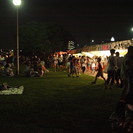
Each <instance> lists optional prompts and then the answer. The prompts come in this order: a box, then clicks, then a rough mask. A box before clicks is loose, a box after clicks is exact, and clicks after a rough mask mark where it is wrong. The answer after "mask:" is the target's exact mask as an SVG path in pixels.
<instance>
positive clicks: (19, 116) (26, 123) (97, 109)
mask: <svg viewBox="0 0 133 133" xmlns="http://www.w3.org/2000/svg"><path fill="white" fill-rule="evenodd" d="M93 80H94V77H91V76H88V75H81V76H80V77H79V78H71V77H69V78H68V77H67V74H66V73H65V72H50V73H47V74H46V75H45V76H44V77H43V78H26V77H19V76H18V77H12V78H9V77H0V82H1V83H2V82H5V81H6V82H7V83H8V84H9V85H12V86H13V85H24V88H25V89H24V93H23V94H22V95H10V96H0V125H1V127H0V129H1V133H8V132H9V133H14V132H18V133H82V132H84V133H88V132H89V133H106V132H108V133H109V132H111V131H110V130H111V128H110V125H109V123H108V117H109V116H110V114H111V113H112V111H114V108H115V105H116V102H117V101H118V99H119V97H120V94H121V91H122V90H121V89H118V88H114V89H112V90H105V89H104V85H103V83H104V81H103V80H100V79H99V80H98V81H97V84H95V85H91V82H92V81H93Z"/></svg>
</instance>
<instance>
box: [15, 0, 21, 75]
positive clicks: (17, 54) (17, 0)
mask: <svg viewBox="0 0 133 133" xmlns="http://www.w3.org/2000/svg"><path fill="white" fill-rule="evenodd" d="M13 4H14V5H15V6H16V8H17V44H16V63H17V65H16V74H17V75H18V74H19V14H18V7H19V6H20V5H21V0H13Z"/></svg>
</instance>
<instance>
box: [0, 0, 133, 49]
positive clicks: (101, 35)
mask: <svg viewBox="0 0 133 133" xmlns="http://www.w3.org/2000/svg"><path fill="white" fill-rule="evenodd" d="M0 1H1V2H0V29H1V30H0V38H1V39H0V48H5V47H8V48H12V47H13V46H14V44H13V43H14V37H13V36H14V35H15V34H16V9H15V7H14V6H13V4H12V0H0ZM22 3H23V4H22V5H21V7H20V9H19V23H20V25H22V24H24V23H27V22H29V21H30V22H31V21H32V22H33V21H34V22H44V23H45V22H46V23H51V22H52V23H56V24H59V25H62V26H63V27H64V29H66V30H67V31H68V32H70V33H71V34H72V35H73V36H74V37H75V39H76V41H77V43H79V44H80V45H88V44H89V43H90V40H95V42H96V43H100V42H102V41H109V40H110V38H111V37H112V36H114V37H115V39H116V41H117V40H126V39H131V38H133V32H131V27H133V8H132V6H133V0H22Z"/></svg>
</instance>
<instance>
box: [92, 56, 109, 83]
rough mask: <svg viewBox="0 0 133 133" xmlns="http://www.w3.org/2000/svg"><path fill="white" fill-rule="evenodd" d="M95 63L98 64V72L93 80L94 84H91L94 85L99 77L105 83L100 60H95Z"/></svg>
mask: <svg viewBox="0 0 133 133" xmlns="http://www.w3.org/2000/svg"><path fill="white" fill-rule="evenodd" d="M97 62H98V68H97V70H98V72H97V74H96V77H95V80H94V82H92V84H95V83H96V81H97V77H100V76H101V77H102V78H103V79H104V81H105V82H106V80H105V78H104V76H103V67H102V65H101V58H98V59H97Z"/></svg>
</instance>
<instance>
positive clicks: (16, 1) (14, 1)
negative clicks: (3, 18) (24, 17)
mask: <svg viewBox="0 0 133 133" xmlns="http://www.w3.org/2000/svg"><path fill="white" fill-rule="evenodd" d="M13 4H14V5H15V6H20V5H21V0H13Z"/></svg>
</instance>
